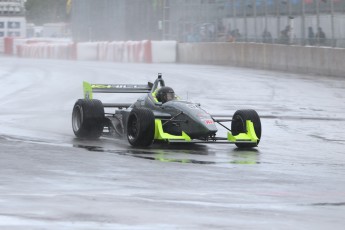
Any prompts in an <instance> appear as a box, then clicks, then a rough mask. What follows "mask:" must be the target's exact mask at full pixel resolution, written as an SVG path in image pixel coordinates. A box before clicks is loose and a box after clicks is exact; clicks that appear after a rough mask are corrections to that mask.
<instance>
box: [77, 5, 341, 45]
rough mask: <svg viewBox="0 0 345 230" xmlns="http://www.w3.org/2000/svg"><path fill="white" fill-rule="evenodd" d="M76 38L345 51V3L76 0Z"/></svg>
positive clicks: (84, 39)
mask: <svg viewBox="0 0 345 230" xmlns="http://www.w3.org/2000/svg"><path fill="white" fill-rule="evenodd" d="M71 28H72V31H73V37H74V39H75V40H79V41H81V40H83V41H92V40H143V39H157V40H161V39H163V40H170V39H172V40H177V41H179V42H233V41H239V42H264V43H275V44H276V43H279V44H298V45H311V46H331V47H345V0H97V1H94V0H73V1H72V10H71Z"/></svg>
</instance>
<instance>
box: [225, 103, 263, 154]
mask: <svg viewBox="0 0 345 230" xmlns="http://www.w3.org/2000/svg"><path fill="white" fill-rule="evenodd" d="M247 120H250V121H252V122H253V125H254V130H255V134H256V136H257V137H258V138H259V140H258V142H257V143H256V144H252V143H236V146H237V147H238V148H253V147H257V146H258V145H259V142H260V139H261V121H260V117H259V115H258V113H257V112H256V111H255V110H252V109H246V110H237V111H236V112H235V113H234V116H233V117H232V122H231V132H232V135H234V136H236V135H238V134H239V133H246V132H247V127H246V126H247V125H246V121H247Z"/></svg>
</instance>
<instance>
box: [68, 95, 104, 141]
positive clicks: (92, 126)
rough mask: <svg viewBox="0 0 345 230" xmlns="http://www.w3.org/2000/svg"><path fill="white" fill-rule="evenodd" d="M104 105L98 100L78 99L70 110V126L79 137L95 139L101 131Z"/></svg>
mask: <svg viewBox="0 0 345 230" xmlns="http://www.w3.org/2000/svg"><path fill="white" fill-rule="evenodd" d="M104 120H105V119H104V107H103V104H102V102H101V101H100V100H95V99H93V100H89V99H86V100H85V99H79V100H77V101H76V103H75V104H74V107H73V112H72V128H73V132H74V134H75V135H76V136H77V137H79V138H88V139H97V138H99V137H100V136H101V135H102V133H103V128H104Z"/></svg>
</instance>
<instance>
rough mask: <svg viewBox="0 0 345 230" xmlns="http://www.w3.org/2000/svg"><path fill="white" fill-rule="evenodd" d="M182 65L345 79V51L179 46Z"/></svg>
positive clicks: (241, 45)
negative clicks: (253, 69) (317, 75)
mask: <svg viewBox="0 0 345 230" xmlns="http://www.w3.org/2000/svg"><path fill="white" fill-rule="evenodd" d="M177 54H178V56H177V59H178V62H179V63H186V64H187V63H188V64H215V65H230V66H238V67H246V68H258V69H265V70H278V71H286V72H292V73H306V74H320V75H328V76H339V77H345V65H344V60H345V49H341V48H326V47H308V46H289V45H272V44H257V43H180V44H178V47H177Z"/></svg>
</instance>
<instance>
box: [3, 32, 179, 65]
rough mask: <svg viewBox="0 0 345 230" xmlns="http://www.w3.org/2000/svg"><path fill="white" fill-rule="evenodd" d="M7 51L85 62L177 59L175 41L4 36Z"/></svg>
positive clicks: (15, 53)
mask: <svg viewBox="0 0 345 230" xmlns="http://www.w3.org/2000/svg"><path fill="white" fill-rule="evenodd" d="M4 43H5V45H4V46H5V47H4V49H5V51H6V52H4V53H5V54H7V55H16V56H18V57H25V58H47V59H67V60H70V59H72V60H83V61H108V62H137V63H152V62H154V63H161V62H165V63H167V62H169V63H175V62H176V56H177V54H176V52H177V42H176V41H149V40H143V41H113V42H79V43H73V42H72V41H71V40H68V39H67V40H62V39H60V40H57V39H49V38H48V39H44V38H41V39H19V38H15V39H13V38H5V39H4Z"/></svg>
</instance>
